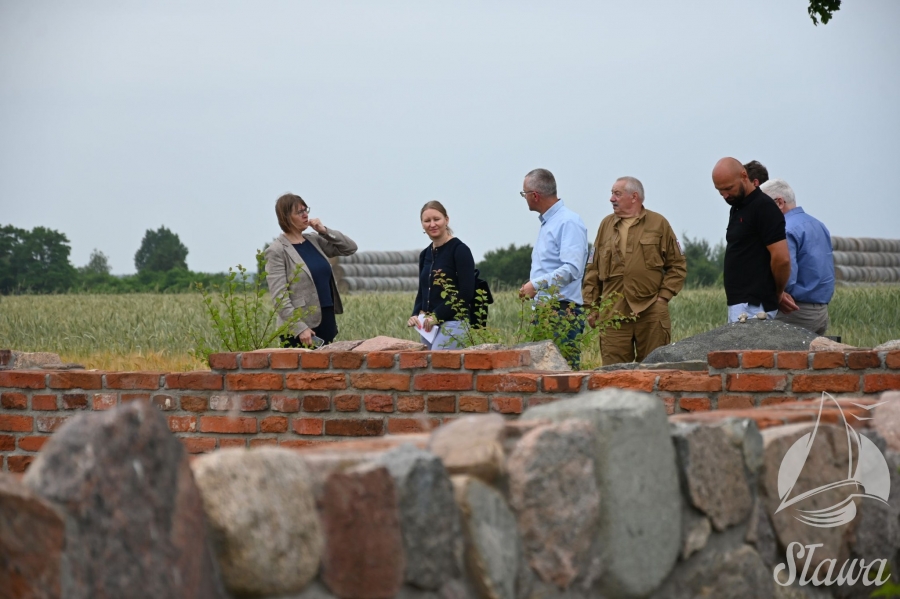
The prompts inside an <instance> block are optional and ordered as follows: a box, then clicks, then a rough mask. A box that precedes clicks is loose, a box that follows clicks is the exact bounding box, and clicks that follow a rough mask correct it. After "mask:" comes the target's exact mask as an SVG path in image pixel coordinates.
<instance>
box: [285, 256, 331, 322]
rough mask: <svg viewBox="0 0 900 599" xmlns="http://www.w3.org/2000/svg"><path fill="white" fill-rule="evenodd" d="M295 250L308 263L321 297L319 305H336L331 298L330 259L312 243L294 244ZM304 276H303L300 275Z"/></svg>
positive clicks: (324, 306)
mask: <svg viewBox="0 0 900 599" xmlns="http://www.w3.org/2000/svg"><path fill="white" fill-rule="evenodd" d="M293 246H294V249H295V250H297V253H298V254H300V257H301V258H303V261H304V262H306V268H307V269H309V274H310V276H311V277H312V280H313V283H315V285H316V293H317V294H318V296H319V305H320V306H321V307H323V308H330V307H331V306H333V305H334V298H333V297H332V296H331V277H332V276H334V275H333V274H332V272H331V265H330V264H329V263H328V259H327V258H325V256H323V255H322V254H321V253H320V252H319V250H317V249H316V248H315V246H314V245H313V244H312V242H310V241H306V242H304V243H295V244H293ZM300 276H303V275H300Z"/></svg>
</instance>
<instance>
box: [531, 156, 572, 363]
mask: <svg viewBox="0 0 900 599" xmlns="http://www.w3.org/2000/svg"><path fill="white" fill-rule="evenodd" d="M519 195H521V196H522V197H523V198H525V201H526V202H527V203H528V209H529V210H531V211H532V212H537V213H538V214H540V217H539V218H540V221H541V230H540V232H539V233H538V239H537V243H535V244H534V250H533V251H532V252H531V274H530V275H529V280H528V281H526V282H525V284H524V285H522V287H521V288H520V289H519V297H528V298H534V297H535V296H538V299H539V300H540V299H541V297H543V296H546V295H547V287H549V286H550V285H555V286H556V287H557V289H558V294H559V298H560V308H562V309H563V310H573V311H575V312H576V313H579V314H580V312H581V304H582V297H581V279H582V277H583V276H584V267H585V264H586V263H587V253H588V245H587V227H585V226H584V222H582V220H581V217H580V216H578V215H577V214H575V213H574V212H572V211H571V210H569V209H568V208H566V206H565V204H563V201H562V200H560V199H559V197H557V195H556V178H555V177H554V176H553V173H551V172H550V171H548V170H546V169H543V168H537V169H534V170H533V171H531V172H530V173H528V174H527V175H525V181H524V182H523V183H522V191H521V192H519ZM579 332H581V331H580V330H573V331H570V332H569V334H568V335H567V336H568V337H569V338H570V339H574V337H575V336H576V335H577V334H578V333H579ZM570 362H571V363H573V364H574V365H576V366H577V364H578V357H577V356H576V357H575V358H574V360H570Z"/></svg>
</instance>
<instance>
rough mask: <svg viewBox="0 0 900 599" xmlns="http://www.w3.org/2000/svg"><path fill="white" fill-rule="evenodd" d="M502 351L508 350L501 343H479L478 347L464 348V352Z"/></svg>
mask: <svg viewBox="0 0 900 599" xmlns="http://www.w3.org/2000/svg"><path fill="white" fill-rule="evenodd" d="M504 349H508V348H507V346H505V345H503V344H502V343H481V344H479V345H470V346H469V347H467V348H466V351H496V350H504Z"/></svg>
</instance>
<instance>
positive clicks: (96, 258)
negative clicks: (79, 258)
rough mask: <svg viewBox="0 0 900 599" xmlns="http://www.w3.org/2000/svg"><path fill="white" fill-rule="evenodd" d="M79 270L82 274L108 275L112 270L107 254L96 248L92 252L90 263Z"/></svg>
mask: <svg viewBox="0 0 900 599" xmlns="http://www.w3.org/2000/svg"><path fill="white" fill-rule="evenodd" d="M78 270H79V271H80V272H81V273H82V274H93V275H108V274H109V273H110V271H111V270H112V269H111V268H110V266H109V258H108V257H107V256H106V254H104V253H103V252H101V251H100V250H98V249H97V248H94V251H93V252H91V257H90V258H89V259H88V263H87V264H85V265H84V266H82V267H81V268H79V269H78Z"/></svg>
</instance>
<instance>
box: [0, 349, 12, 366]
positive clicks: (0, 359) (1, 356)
mask: <svg viewBox="0 0 900 599" xmlns="http://www.w3.org/2000/svg"><path fill="white" fill-rule="evenodd" d="M10 360H12V350H9V349H0V367H3V366H7V365H9V362H10Z"/></svg>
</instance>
